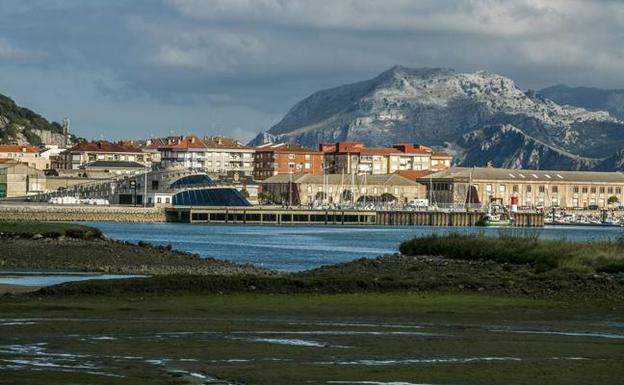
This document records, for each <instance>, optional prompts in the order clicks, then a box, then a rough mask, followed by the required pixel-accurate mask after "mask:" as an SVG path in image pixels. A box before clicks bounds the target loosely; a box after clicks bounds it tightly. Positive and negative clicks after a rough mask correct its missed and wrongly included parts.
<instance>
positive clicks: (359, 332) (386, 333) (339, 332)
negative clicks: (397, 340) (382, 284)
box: [233, 330, 440, 337]
mask: <svg viewBox="0 0 624 385" xmlns="http://www.w3.org/2000/svg"><path fill="white" fill-rule="evenodd" d="M233 333H234V334H295V335H296V334H300V335H327V336H343V335H344V336H350V335H355V336H357V335H368V336H419V337H432V336H440V334H434V333H424V332H408V331H363V330H255V331H237V332H233Z"/></svg>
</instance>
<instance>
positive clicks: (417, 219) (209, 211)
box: [165, 206, 544, 227]
mask: <svg viewBox="0 0 624 385" xmlns="http://www.w3.org/2000/svg"><path fill="white" fill-rule="evenodd" d="M484 214H485V213H483V212H477V211H470V212H465V211H461V212H459V211H457V212H444V211H397V210H392V211H373V210H340V209H334V210H314V209H312V210H310V209H299V208H279V207H278V208H267V207H180V206H177V207H170V208H166V209H165V217H166V220H167V222H183V223H227V224H273V225H285V224H311V225H379V226H464V227H467V226H468V227H469V226H477V223H478V222H479V221H480V220H481V218H482V217H483V215H484ZM514 226H515V227H543V226H544V215H543V214H540V213H533V212H531V213H527V212H520V213H515V214H514Z"/></svg>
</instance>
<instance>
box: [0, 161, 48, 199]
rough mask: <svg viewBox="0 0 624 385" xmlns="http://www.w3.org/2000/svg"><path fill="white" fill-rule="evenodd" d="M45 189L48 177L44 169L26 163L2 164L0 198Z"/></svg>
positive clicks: (34, 192)
mask: <svg viewBox="0 0 624 385" xmlns="http://www.w3.org/2000/svg"><path fill="white" fill-rule="evenodd" d="M45 189H46V177H45V175H44V173H43V171H41V170H38V169H36V168H34V167H30V166H28V165H26V164H24V163H2V164H0V198H13V197H22V196H27V195H32V194H39V193H43V192H44V191H45Z"/></svg>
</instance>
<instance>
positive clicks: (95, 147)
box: [67, 140, 141, 153]
mask: <svg viewBox="0 0 624 385" xmlns="http://www.w3.org/2000/svg"><path fill="white" fill-rule="evenodd" d="M67 152H134V153H140V152H141V150H139V149H138V148H136V147H134V146H132V145H129V144H127V143H123V142H120V143H111V142H107V141H105V140H99V141H97V142H82V143H78V144H77V145H75V146H74V147H72V148H70V149H68V150H67Z"/></svg>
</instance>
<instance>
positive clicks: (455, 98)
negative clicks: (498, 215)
mask: <svg viewBox="0 0 624 385" xmlns="http://www.w3.org/2000/svg"><path fill="white" fill-rule="evenodd" d="M267 137H271V138H274V139H275V140H283V141H290V142H297V143H300V144H302V145H306V146H310V147H316V146H318V144H319V143H321V142H335V141H343V140H355V141H362V142H365V143H366V144H367V145H374V146H387V145H390V144H393V143H397V142H414V143H424V144H428V145H433V146H435V147H438V148H444V149H445V150H446V151H449V152H451V153H452V154H454V155H455V157H456V162H457V163H458V164H462V165H484V164H486V163H487V162H492V163H493V164H494V165H495V166H499V167H501V166H505V167H516V168H541V169H595V168H600V169H605V168H610V167H615V165H618V164H622V163H624V162H622V161H621V159H620V158H619V157H620V155H619V154H620V153H619V151H620V150H621V149H622V148H624V122H622V121H620V120H618V119H616V118H614V117H613V116H611V115H610V114H609V113H608V112H605V111H589V110H587V109H584V108H580V107H572V106H562V105H559V104H557V103H555V102H554V101H552V100H550V99H547V98H545V97H543V96H541V95H539V94H536V93H535V92H532V91H527V92H525V91H523V90H521V89H520V88H518V87H517V86H516V84H515V83H514V82H513V80H511V79H509V78H506V77H504V76H501V75H497V74H493V73H490V72H486V71H479V72H475V73H459V72H455V71H454V70H451V69H440V68H421V69H412V68H406V67H399V66H397V67H393V68H391V69H389V70H388V71H385V72H383V73H382V74H380V75H379V76H377V77H375V78H373V79H370V80H366V81H363V82H358V83H354V84H348V85H343V86H340V87H336V88H332V89H328V90H322V91H319V92H316V93H314V94H312V95H311V96H309V97H308V98H306V99H304V100H302V101H300V102H299V103H297V104H295V106H293V107H292V108H291V109H290V111H289V112H288V113H287V114H286V116H284V118H283V119H282V120H281V121H280V122H279V123H277V124H276V125H275V126H273V127H272V128H271V129H270V130H269V131H268V133H261V134H259V136H258V137H257V138H256V142H259V141H261V140H262V139H266V138H267ZM605 162H607V163H605ZM618 168H619V166H618Z"/></svg>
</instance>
